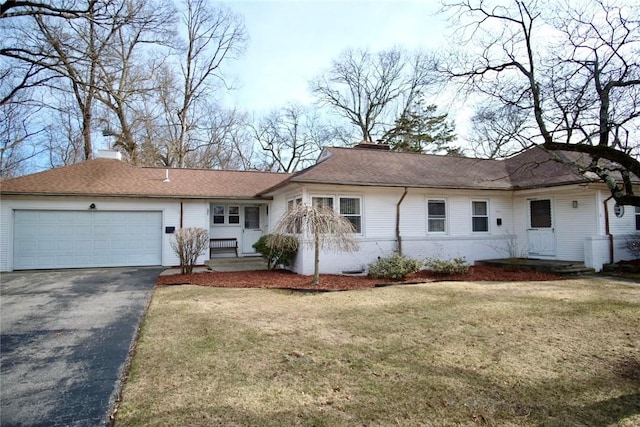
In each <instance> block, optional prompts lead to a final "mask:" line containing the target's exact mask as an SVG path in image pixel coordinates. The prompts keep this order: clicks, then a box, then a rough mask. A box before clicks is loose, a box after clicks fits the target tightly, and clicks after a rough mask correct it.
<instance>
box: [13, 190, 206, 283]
mask: <svg viewBox="0 0 640 427" xmlns="http://www.w3.org/2000/svg"><path fill="white" fill-rule="evenodd" d="M91 203H95V205H96V208H97V210H98V211H158V212H162V265H164V266H174V265H178V264H179V260H178V257H177V255H175V253H174V252H173V250H172V249H171V244H170V238H171V236H172V235H171V234H166V233H165V227H168V226H172V227H175V228H176V229H178V228H179V227H180V201H177V200H162V199H157V200H156V199H125V198H122V199H116V198H100V197H78V198H70V197H37V198H36V197H7V196H5V197H3V199H2V203H1V204H0V237H1V240H0V271H11V270H12V269H13V239H14V234H13V221H14V218H13V212H14V210H16V209H21V210H42V209H45V210H71V211H82V210H88V209H89V205H90V204H91ZM207 208H208V202H205V201H198V200H194V201H184V202H183V226H184V227H203V228H207V227H208V217H207V215H206V210H207ZM204 259H206V257H203V259H202V260H204Z"/></svg>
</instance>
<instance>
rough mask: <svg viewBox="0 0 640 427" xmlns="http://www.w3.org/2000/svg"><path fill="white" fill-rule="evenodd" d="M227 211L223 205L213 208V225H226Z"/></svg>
mask: <svg viewBox="0 0 640 427" xmlns="http://www.w3.org/2000/svg"><path fill="white" fill-rule="evenodd" d="M224 213H225V209H224V206H223V205H215V206H214V207H213V223H214V224H224Z"/></svg>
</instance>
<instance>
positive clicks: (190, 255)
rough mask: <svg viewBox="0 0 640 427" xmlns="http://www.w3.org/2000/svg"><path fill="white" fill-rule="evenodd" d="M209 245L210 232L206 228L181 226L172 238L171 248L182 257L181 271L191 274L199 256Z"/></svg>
mask: <svg viewBox="0 0 640 427" xmlns="http://www.w3.org/2000/svg"><path fill="white" fill-rule="evenodd" d="M208 247H209V232H208V231H207V230H206V229H204V228H196V227H193V228H181V229H180V230H178V231H176V232H175V234H174V235H173V239H171V248H172V249H173V250H174V251H175V253H176V254H178V257H179V258H180V273H181V274H191V273H192V272H193V266H194V265H195V264H196V262H197V260H198V256H200V254H201V253H203V252H204V251H205V250H206V249H207V248H208Z"/></svg>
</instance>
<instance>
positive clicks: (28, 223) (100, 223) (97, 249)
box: [13, 210, 162, 270]
mask: <svg viewBox="0 0 640 427" xmlns="http://www.w3.org/2000/svg"><path fill="white" fill-rule="evenodd" d="M13 254H14V258H13V268H14V269H16V270H29V269H46V268H82V267H123V266H143V265H160V264H161V263H162V213H161V212H106V211H29V210H16V211H15V215H14V246H13Z"/></svg>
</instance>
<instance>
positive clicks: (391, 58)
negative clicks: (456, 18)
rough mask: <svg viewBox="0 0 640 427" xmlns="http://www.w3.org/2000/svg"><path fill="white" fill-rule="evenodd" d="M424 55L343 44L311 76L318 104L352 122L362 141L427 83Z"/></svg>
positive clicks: (383, 128)
mask: <svg viewBox="0 0 640 427" xmlns="http://www.w3.org/2000/svg"><path fill="white" fill-rule="evenodd" d="M431 77H432V69H431V60H430V58H429V57H428V56H427V55H426V54H424V53H422V52H416V53H414V54H409V53H407V52H406V51H403V50H401V49H391V50H387V51H381V52H378V53H372V52H370V51H369V50H346V51H345V52H343V53H342V55H341V56H340V57H339V58H338V59H337V60H335V61H333V63H332V65H331V67H330V69H329V70H328V71H327V72H325V73H324V74H322V75H321V76H319V77H318V78H316V79H315V80H313V81H312V82H311V88H312V91H313V93H314V94H315V95H316V96H317V98H318V101H319V103H320V105H323V106H328V107H330V108H331V109H333V111H335V113H336V114H338V115H340V116H341V117H343V118H345V119H346V120H347V121H348V122H349V123H350V124H351V125H353V126H355V127H356V128H357V129H358V131H359V133H360V136H361V138H362V139H363V140H365V141H373V140H374V137H375V136H376V135H377V136H380V137H383V135H384V134H385V133H386V132H388V131H389V130H390V129H391V128H392V127H393V124H394V122H395V121H396V119H398V118H399V117H401V116H402V115H403V114H405V113H406V112H407V110H408V109H409V108H410V107H411V106H412V105H413V104H414V102H416V101H417V100H418V99H419V98H420V97H421V96H423V95H424V92H425V90H426V89H427V87H428V86H429V85H430V84H431V83H432V80H431Z"/></svg>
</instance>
